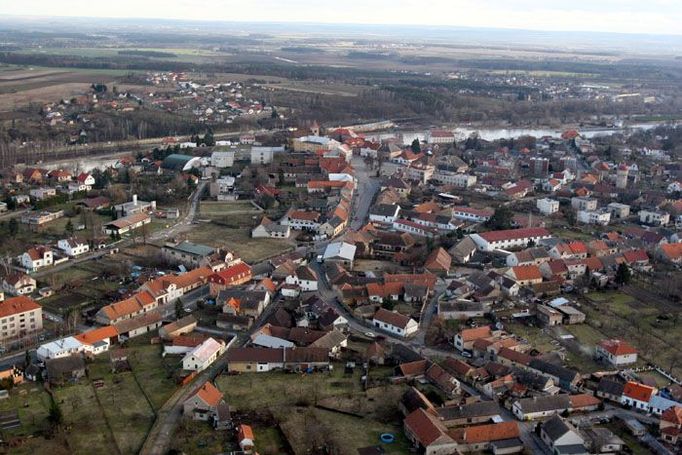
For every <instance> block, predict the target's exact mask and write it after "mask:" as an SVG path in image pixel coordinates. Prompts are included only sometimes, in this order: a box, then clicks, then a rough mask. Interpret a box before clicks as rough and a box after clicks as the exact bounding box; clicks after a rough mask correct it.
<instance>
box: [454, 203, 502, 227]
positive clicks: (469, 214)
mask: <svg viewBox="0 0 682 455" xmlns="http://www.w3.org/2000/svg"><path fill="white" fill-rule="evenodd" d="M494 213H495V212H494V211H493V210H490V209H477V208H474V207H464V206H457V207H453V208H452V217H453V218H455V219H458V220H462V221H473V222H474V223H483V222H485V221H488V220H489V219H490V217H491V216H493V214H494Z"/></svg>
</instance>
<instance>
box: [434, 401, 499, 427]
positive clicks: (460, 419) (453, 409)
mask: <svg viewBox="0 0 682 455" xmlns="http://www.w3.org/2000/svg"><path fill="white" fill-rule="evenodd" d="M436 413H437V415H438V419H439V420H440V421H441V422H442V423H443V425H445V426H446V427H448V428H451V427H459V426H462V425H475V424H479V423H487V422H491V421H492V420H493V419H495V418H496V417H498V416H499V415H500V414H501V413H502V410H501V408H500V405H499V404H498V403H496V402H495V401H475V402H473V403H465V404H457V405H452V406H443V407H440V408H436Z"/></svg>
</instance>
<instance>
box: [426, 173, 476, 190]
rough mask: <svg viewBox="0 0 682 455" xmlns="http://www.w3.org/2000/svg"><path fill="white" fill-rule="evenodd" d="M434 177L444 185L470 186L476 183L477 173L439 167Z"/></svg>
mask: <svg viewBox="0 0 682 455" xmlns="http://www.w3.org/2000/svg"><path fill="white" fill-rule="evenodd" d="M432 178H433V180H435V181H436V182H438V183H440V184H442V185H453V186H456V187H458V188H469V187H470V186H474V185H475V184H476V176H475V175H469V174H460V173H458V172H452V171H448V170H444V169H437V170H436V172H434V173H433V176H432Z"/></svg>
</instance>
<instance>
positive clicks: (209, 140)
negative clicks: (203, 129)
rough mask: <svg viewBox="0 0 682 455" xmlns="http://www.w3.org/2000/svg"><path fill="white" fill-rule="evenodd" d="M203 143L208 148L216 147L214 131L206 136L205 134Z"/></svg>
mask: <svg viewBox="0 0 682 455" xmlns="http://www.w3.org/2000/svg"><path fill="white" fill-rule="evenodd" d="M203 142H204V145H206V147H213V146H214V145H215V138H214V137H213V132H212V131H208V132H207V133H206V134H204V141H203Z"/></svg>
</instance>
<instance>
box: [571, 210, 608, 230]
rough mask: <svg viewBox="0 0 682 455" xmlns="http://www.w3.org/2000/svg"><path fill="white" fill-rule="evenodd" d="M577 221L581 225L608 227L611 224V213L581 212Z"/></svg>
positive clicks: (597, 211) (605, 211) (598, 211)
mask: <svg viewBox="0 0 682 455" xmlns="http://www.w3.org/2000/svg"><path fill="white" fill-rule="evenodd" d="M577 219H578V222H580V223H585V224H598V225H601V226H606V225H608V224H609V223H610V222H611V212H610V211H608V210H607V209H601V210H579V211H578V214H577Z"/></svg>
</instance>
